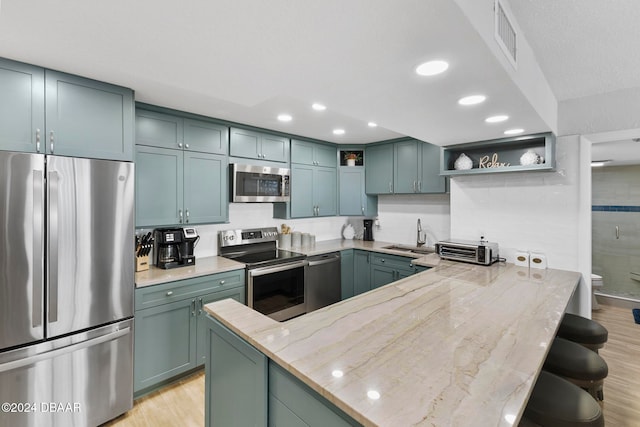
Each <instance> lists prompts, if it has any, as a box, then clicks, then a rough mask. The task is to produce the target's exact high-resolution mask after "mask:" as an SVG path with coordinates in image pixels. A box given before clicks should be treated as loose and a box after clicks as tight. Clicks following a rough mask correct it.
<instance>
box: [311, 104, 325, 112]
mask: <svg viewBox="0 0 640 427" xmlns="http://www.w3.org/2000/svg"><path fill="white" fill-rule="evenodd" d="M311 108H313V109H314V110H316V111H324V110H326V109H327V107H326V106H325V105H322V104H318V103H317V102H316V103H315V104H313V105H312V106H311Z"/></svg>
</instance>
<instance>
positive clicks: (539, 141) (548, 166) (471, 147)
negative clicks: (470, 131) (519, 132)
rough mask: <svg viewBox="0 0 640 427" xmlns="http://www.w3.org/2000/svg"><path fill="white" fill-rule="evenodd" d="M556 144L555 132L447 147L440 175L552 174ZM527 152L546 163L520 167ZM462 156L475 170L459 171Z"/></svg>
mask: <svg viewBox="0 0 640 427" xmlns="http://www.w3.org/2000/svg"><path fill="white" fill-rule="evenodd" d="M555 141H556V140H555V137H554V135H553V134H552V133H541V134H535V135H526V136H519V137H510V138H502V139H494V140H490V141H478V142H469V143H466V144H458V145H450V146H448V147H444V148H443V149H442V151H441V156H442V159H441V162H440V175H449V176H456V175H473V174H486V173H500V172H522V171H552V170H554V169H555V166H556V159H555ZM528 150H531V151H533V152H534V153H536V154H537V155H539V156H541V157H542V158H543V162H542V163H539V164H532V165H521V164H520V157H521V156H522V155H523V154H524V153H526V152H527V151H528ZM463 153H464V154H465V155H466V156H467V157H469V158H470V159H471V160H472V162H473V167H472V168H471V169H465V170H456V169H455V167H454V163H455V161H456V160H457V159H458V157H459V156H460V155H461V154H463ZM505 164H508V165H505ZM481 165H482V166H483V167H481Z"/></svg>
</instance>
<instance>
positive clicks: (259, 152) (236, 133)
mask: <svg viewBox="0 0 640 427" xmlns="http://www.w3.org/2000/svg"><path fill="white" fill-rule="evenodd" d="M229 155H230V156H232V157H245V158H248V159H258V160H265V161H270V162H288V161H289V139H288V138H285V137H283V136H277V135H270V134H265V133H261V132H255V131H251V130H246V129H239V128H231V132H230V137H229Z"/></svg>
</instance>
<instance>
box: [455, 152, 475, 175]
mask: <svg viewBox="0 0 640 427" xmlns="http://www.w3.org/2000/svg"><path fill="white" fill-rule="evenodd" d="M453 167H454V168H455V169H456V170H459V171H461V170H467V169H471V168H472V167H473V160H471V159H470V158H469V156H467V155H466V154H464V153H462V154H460V155H459V156H458V158H457V159H456V161H455V163H454V164H453Z"/></svg>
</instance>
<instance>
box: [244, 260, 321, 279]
mask: <svg viewBox="0 0 640 427" xmlns="http://www.w3.org/2000/svg"><path fill="white" fill-rule="evenodd" d="M308 265H309V261H307V260H306V259H304V260H302V261H296V262H289V263H287V264H278V265H270V266H267V267H258V268H252V269H250V270H248V272H249V275H250V276H252V277H256V276H264V275H265V274H271V273H277V272H279V271H286V270H292V269H294V268H299V267H307V266H308Z"/></svg>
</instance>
